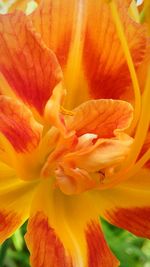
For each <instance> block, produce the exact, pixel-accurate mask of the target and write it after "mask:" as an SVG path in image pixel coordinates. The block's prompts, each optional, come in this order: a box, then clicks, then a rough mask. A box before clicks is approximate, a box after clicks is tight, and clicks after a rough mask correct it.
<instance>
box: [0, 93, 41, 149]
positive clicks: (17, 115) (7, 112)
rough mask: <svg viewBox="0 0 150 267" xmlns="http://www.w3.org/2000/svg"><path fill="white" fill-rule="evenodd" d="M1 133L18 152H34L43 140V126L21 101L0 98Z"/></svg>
mask: <svg viewBox="0 0 150 267" xmlns="http://www.w3.org/2000/svg"><path fill="white" fill-rule="evenodd" d="M0 132H1V133H2V134H3V135H4V136H5V137H6V138H7V140H8V141H9V142H10V143H11V145H12V146H13V148H14V149H15V151H16V152H18V153H20V152H29V151H31V150H34V149H35V148H36V147H37V146H38V144H39V142H40V139H41V133H42V126H41V125H40V124H39V123H37V122H36V121H35V119H34V117H33V115H32V112H31V111H30V110H29V109H28V108H27V107H26V106H25V105H24V104H23V103H22V102H20V101H18V100H16V99H13V98H10V97H6V96H4V95H1V96H0Z"/></svg>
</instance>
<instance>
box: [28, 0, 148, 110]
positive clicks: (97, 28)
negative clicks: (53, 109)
mask: <svg viewBox="0 0 150 267" xmlns="http://www.w3.org/2000/svg"><path fill="white" fill-rule="evenodd" d="M116 2H117V5H118V8H119V10H118V11H119V14H120V16H121V19H122V23H123V26H124V30H125V34H126V37H127V41H128V45H129V49H130V51H131V55H132V58H133V62H134V65H135V66H136V67H137V66H138V65H139V64H140V62H141V61H142V59H143V57H144V53H145V50H146V37H145V29H144V27H143V26H142V25H140V24H137V23H136V22H134V21H132V20H131V19H130V17H129V14H128V9H127V8H128V5H127V3H126V1H123V2H122V1H121V0H117V1H116ZM128 4H129V1H128ZM32 21H33V24H34V26H35V28H36V30H37V31H38V32H39V33H40V34H41V36H42V38H43V40H44V42H45V43H46V45H47V46H48V47H50V48H51V49H52V50H53V51H54V52H55V53H56V55H57V57H58V60H59V62H60V64H61V67H62V69H63V73H64V78H65V84H66V88H67V89H68V94H67V100H66V106H67V108H69V109H70V108H73V107H75V106H77V105H79V104H80V103H82V102H84V101H85V100H88V99H89V98H90V95H89V92H90V94H91V96H92V97H94V98H115V99H118V98H120V99H121V97H122V95H123V96H124V95H126V93H127V96H129V97H130V98H131V96H130V95H131V94H132V97H133V93H132V90H129V88H128V87H129V86H130V85H131V79H130V73H129V70H128V66H127V62H126V59H125V56H124V52H123V49H122V47H121V43H120V40H119V38H118V35H117V32H116V28H115V24H114V22H113V18H112V15H111V11H110V9H109V5H108V3H107V1H103V0H100V1H75V0H71V1H69V3H68V1H67V0H57V1H56V0H55V1H53V0H44V1H41V2H40V4H39V7H38V8H37V10H36V11H35V12H34V13H33V14H32ZM93 29H94V30H93ZM133 36H134V38H133ZM79 90H81V91H82V93H81V94H79V93H78V92H79Z"/></svg>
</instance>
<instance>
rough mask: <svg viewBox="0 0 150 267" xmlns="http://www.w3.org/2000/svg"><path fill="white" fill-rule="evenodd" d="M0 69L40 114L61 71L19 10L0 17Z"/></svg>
mask: <svg viewBox="0 0 150 267" xmlns="http://www.w3.org/2000/svg"><path fill="white" fill-rule="evenodd" d="M0 54H1V58H0V71H1V72H2V73H3V75H4V76H5V78H6V79H7V81H8V83H9V84H10V86H11V87H12V89H13V90H14V92H15V93H16V94H17V95H18V96H19V97H20V98H21V99H22V100H23V101H24V102H25V103H27V104H29V105H30V106H31V107H34V108H35V109H36V110H37V111H38V112H39V113H40V114H41V115H42V114H43V111H44V107H45V104H46V102H47V100H48V99H49V97H50V96H51V94H52V91H53V88H54V87H55V86H56V85H57V83H58V82H59V81H60V80H61V78H62V74H61V69H60V67H59V64H58V62H57V59H56V57H55V55H54V54H53V52H52V51H50V50H49V49H47V48H46V47H45V45H44V44H43V43H42V41H41V39H40V38H39V37H38V36H37V34H35V32H34V30H33V27H32V23H31V21H30V19H29V18H27V17H26V16H25V15H24V14H23V13H21V12H19V11H18V12H17V11H16V12H14V13H13V14H8V15H1V16H0Z"/></svg>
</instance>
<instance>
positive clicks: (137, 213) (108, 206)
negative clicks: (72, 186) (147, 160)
mask: <svg viewBox="0 0 150 267" xmlns="http://www.w3.org/2000/svg"><path fill="white" fill-rule="evenodd" d="M149 177H150V172H149V170H148V169H144V170H142V171H140V172H139V173H138V174H137V175H136V176H134V177H132V178H130V179H129V180H128V181H126V182H124V183H122V184H121V185H120V186H118V187H116V188H112V189H109V190H105V191H101V192H97V191H95V192H94V193H93V196H92V197H93V199H95V203H97V205H98V208H99V210H100V213H101V215H102V216H104V217H105V219H106V220H108V221H109V222H110V223H112V224H114V225H116V226H118V227H121V228H123V229H126V230H128V231H130V232H132V233H133V234H135V235H137V236H140V237H147V238H150V194H149V187H150V179H149Z"/></svg>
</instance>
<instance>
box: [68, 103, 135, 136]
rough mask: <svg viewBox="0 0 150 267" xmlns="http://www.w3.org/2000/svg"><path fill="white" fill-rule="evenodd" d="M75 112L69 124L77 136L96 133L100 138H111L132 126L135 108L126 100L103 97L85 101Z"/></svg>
mask: <svg viewBox="0 0 150 267" xmlns="http://www.w3.org/2000/svg"><path fill="white" fill-rule="evenodd" d="M73 113H74V116H72V117H71V118H70V119H68V123H67V124H68V128H69V129H70V130H75V131H76V134H77V136H80V135H83V134H86V133H94V134H96V135H98V137H100V138H111V137H114V135H115V133H116V132H117V131H118V132H119V131H121V130H122V131H124V130H125V129H127V128H128V127H129V126H130V123H131V121H132V116H133V108H132V106H131V105H130V104H129V103H127V102H124V101H119V100H104V99H101V100H90V101H88V102H85V103H84V104H82V105H80V106H79V107H78V108H76V109H75V110H74V111H73Z"/></svg>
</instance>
